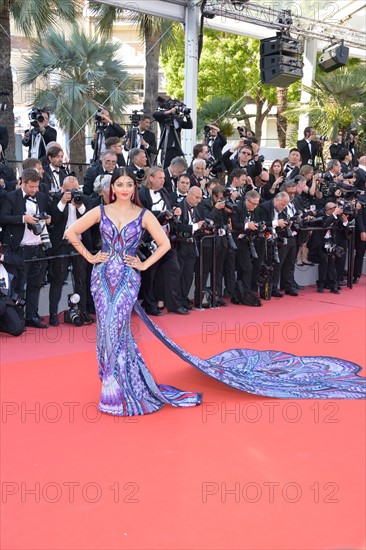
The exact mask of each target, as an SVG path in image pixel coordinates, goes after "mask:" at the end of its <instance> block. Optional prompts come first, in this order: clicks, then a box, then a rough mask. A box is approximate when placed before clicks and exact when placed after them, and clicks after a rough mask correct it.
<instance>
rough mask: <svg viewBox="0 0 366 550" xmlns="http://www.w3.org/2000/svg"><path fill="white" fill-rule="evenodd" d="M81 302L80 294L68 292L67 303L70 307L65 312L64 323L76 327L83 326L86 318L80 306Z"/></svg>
mask: <svg viewBox="0 0 366 550" xmlns="http://www.w3.org/2000/svg"><path fill="white" fill-rule="evenodd" d="M79 302H80V296H79V294H68V296H67V305H68V308H69V309H68V310H66V311H65V312H64V323H67V324H69V325H74V326H75V327H81V326H83V324H84V320H83V317H82V314H81V312H80V309H79V306H78V304H79Z"/></svg>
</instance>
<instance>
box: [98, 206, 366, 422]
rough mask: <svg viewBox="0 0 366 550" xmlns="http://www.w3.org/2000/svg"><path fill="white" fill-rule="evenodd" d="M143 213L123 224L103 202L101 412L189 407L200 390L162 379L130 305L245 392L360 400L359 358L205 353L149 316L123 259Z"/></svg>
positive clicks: (363, 393) (136, 278)
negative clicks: (139, 340) (139, 338)
mask: <svg viewBox="0 0 366 550" xmlns="http://www.w3.org/2000/svg"><path fill="white" fill-rule="evenodd" d="M143 213H144V210H142V211H141V212H140V214H139V216H138V217H137V218H136V219H135V220H133V221H132V222H130V223H128V224H127V225H126V226H125V227H123V228H122V229H121V231H118V230H117V228H116V227H115V226H114V224H113V222H112V221H111V220H110V219H109V218H108V217H107V215H106V214H105V211H104V208H103V206H101V221H100V231H101V235H102V240H103V250H109V252H110V256H109V259H108V262H106V263H104V264H98V265H96V266H94V268H93V274H92V294H93V298H94V302H95V308H96V313H97V357H98V366H99V377H100V379H101V381H102V394H101V401H100V404H99V408H100V410H101V411H102V412H106V413H109V414H114V415H119V416H132V415H142V414H148V413H152V412H154V411H157V410H159V409H160V408H161V407H162V406H163V405H165V404H169V405H172V406H175V407H190V406H195V405H199V404H200V403H201V394H200V393H195V392H186V391H182V390H179V389H177V388H174V387H172V386H167V385H165V384H157V383H156V382H155V380H154V379H153V377H152V375H151V373H150V372H149V370H148V368H147V366H146V365H145V362H144V360H143V358H142V356H141V354H140V351H139V349H138V347H137V345H136V342H135V340H134V338H133V335H132V332H131V325H130V320H131V313H132V310H133V308H134V309H135V311H136V312H137V314H138V315H139V316H140V318H141V319H142V320H143V322H144V323H145V324H146V325H147V327H148V328H149V329H150V330H151V331H152V332H153V333H154V334H155V335H156V336H157V338H159V339H160V340H161V341H162V342H163V343H164V344H165V345H166V346H167V347H168V348H169V349H171V350H172V351H173V352H174V353H176V354H177V355H178V356H179V357H181V358H182V359H183V360H184V361H186V362H187V363H189V364H191V365H192V366H194V367H195V368H197V369H199V370H200V371H201V372H203V373H205V374H207V375H209V376H211V377H212V378H215V379H216V380H218V381H220V382H223V383H224V384H227V385H229V386H231V387H234V388H237V389H239V390H241V391H246V392H249V393H254V394H257V395H263V396H269V397H277V398H288V399H299V398H309V399H331V398H332V399H362V398H365V397H366V384H365V382H366V380H365V378H362V377H361V376H359V375H358V374H357V373H358V372H359V371H360V370H361V369H360V367H359V366H358V365H356V364H354V363H351V362H348V361H344V360H342V359H337V358H334V357H312V356H310V357H297V356H294V355H291V354H289V353H284V352H280V351H272V350H270V351H255V350H249V349H232V350H228V351H225V352H223V353H220V354H218V355H215V356H214V357H211V358H210V359H201V358H199V357H196V356H194V355H191V354H190V353H188V352H186V351H184V350H183V349H182V348H180V347H179V346H177V344H175V343H174V342H173V341H172V340H170V339H169V338H168V337H167V336H166V335H165V334H164V333H163V331H162V330H161V329H160V328H159V327H157V326H156V325H155V323H153V322H152V321H151V319H150V318H149V317H148V316H147V315H146V313H145V312H144V310H143V309H142V307H141V306H140V304H139V303H138V301H137V297H138V292H139V287H140V273H139V272H137V271H136V270H134V269H132V268H130V267H128V266H127V265H126V264H125V263H124V256H125V255H126V254H130V255H135V253H136V249H137V246H138V243H139V240H140V236H141V233H142V217H143Z"/></svg>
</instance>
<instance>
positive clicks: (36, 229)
mask: <svg viewBox="0 0 366 550" xmlns="http://www.w3.org/2000/svg"><path fill="white" fill-rule="evenodd" d="M33 217H34V218H37V220H38V223H27V227H28V229H29V230H30V231H32V232H33V233H34V234H35V235H40V234H41V233H42V231H43V229H44V226H45V224H44V223H39V222H41V221H45V220H47V219H48V218H49V215H48V214H46V212H43V213H42V214H34V216H33Z"/></svg>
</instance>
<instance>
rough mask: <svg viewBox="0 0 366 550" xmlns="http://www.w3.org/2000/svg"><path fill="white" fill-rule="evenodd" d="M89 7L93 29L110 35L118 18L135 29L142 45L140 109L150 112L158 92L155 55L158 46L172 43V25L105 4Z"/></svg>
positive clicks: (158, 18)
mask: <svg viewBox="0 0 366 550" xmlns="http://www.w3.org/2000/svg"><path fill="white" fill-rule="evenodd" d="M90 8H91V10H92V13H93V15H94V16H95V17H96V19H97V23H96V24H97V29H98V30H99V31H100V32H101V33H102V34H105V35H107V36H109V35H110V33H111V32H112V28H113V23H114V21H116V20H117V19H118V18H121V17H126V18H127V19H128V20H129V21H131V22H132V23H133V24H134V25H135V26H136V27H137V28H138V30H139V33H140V38H141V40H142V42H143V43H144V45H145V86H144V106H143V107H144V109H145V110H146V111H147V112H149V113H152V112H153V111H155V109H156V98H157V96H158V91H159V57H160V52H161V50H162V48H163V49H164V48H165V47H167V46H168V45H169V44H172V43H173V42H174V33H173V24H172V23H171V22H169V21H167V20H166V19H162V18H161V17H153V16H151V15H146V14H144V13H139V12H136V13H133V12H130V11H127V10H123V9H121V8H116V7H114V6H110V5H107V4H100V3H98V2H90Z"/></svg>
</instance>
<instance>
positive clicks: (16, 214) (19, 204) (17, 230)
mask: <svg viewBox="0 0 366 550" xmlns="http://www.w3.org/2000/svg"><path fill="white" fill-rule="evenodd" d="M35 198H36V200H37V203H38V209H39V212H42V213H43V212H46V213H47V212H48V202H47V195H45V194H44V193H41V192H38V193H36V195H35ZM24 213H25V199H24V198H23V191H22V189H16V190H15V191H10V193H7V194H6V195H5V196H4V198H3V202H2V205H1V210H0V224H2V225H5V236H4V240H3V242H4V243H5V244H10V245H11V246H12V248H13V250H15V251H16V250H17V249H18V248H19V245H20V243H21V241H22V238H23V235H24V229H25V224H24V223H23V220H22V218H23V216H24Z"/></svg>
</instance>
